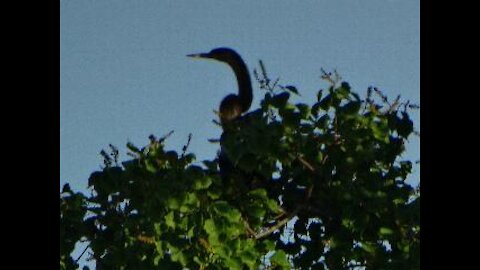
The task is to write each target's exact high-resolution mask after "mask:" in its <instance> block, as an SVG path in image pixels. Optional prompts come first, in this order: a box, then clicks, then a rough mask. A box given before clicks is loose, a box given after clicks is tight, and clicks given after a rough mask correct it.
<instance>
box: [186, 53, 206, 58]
mask: <svg viewBox="0 0 480 270" xmlns="http://www.w3.org/2000/svg"><path fill="white" fill-rule="evenodd" d="M187 56H188V57H193V58H211V57H210V55H209V54H208V53H194V54H187Z"/></svg>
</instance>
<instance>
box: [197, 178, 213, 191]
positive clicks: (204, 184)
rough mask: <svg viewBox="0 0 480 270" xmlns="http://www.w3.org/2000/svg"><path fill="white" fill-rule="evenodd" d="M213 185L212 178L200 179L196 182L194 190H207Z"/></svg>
mask: <svg viewBox="0 0 480 270" xmlns="http://www.w3.org/2000/svg"><path fill="white" fill-rule="evenodd" d="M211 184H212V179H211V178H210V177H208V176H207V177H199V178H196V179H195V180H194V183H193V189H195V190H201V189H207V188H208V187H209V186H210V185H211Z"/></svg>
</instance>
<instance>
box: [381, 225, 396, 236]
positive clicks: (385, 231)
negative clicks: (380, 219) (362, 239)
mask: <svg viewBox="0 0 480 270" xmlns="http://www.w3.org/2000/svg"><path fill="white" fill-rule="evenodd" d="M379 233H380V234H381V235H390V234H393V230H392V229H390V228H387V227H381V228H380V231H379Z"/></svg>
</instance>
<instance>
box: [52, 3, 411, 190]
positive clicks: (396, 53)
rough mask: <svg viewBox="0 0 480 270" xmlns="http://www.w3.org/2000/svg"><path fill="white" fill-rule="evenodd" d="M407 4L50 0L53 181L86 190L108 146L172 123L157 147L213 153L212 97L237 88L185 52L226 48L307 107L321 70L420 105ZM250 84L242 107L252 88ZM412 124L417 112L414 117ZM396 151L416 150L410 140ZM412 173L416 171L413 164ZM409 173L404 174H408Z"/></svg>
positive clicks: (360, 88) (225, 72) (224, 70)
mask: <svg viewBox="0 0 480 270" xmlns="http://www.w3.org/2000/svg"><path fill="white" fill-rule="evenodd" d="M419 9H420V8H419V2H418V1H415V0H402V1H400V0H368V1H360V0H328V1H327V0H315V1H313V0H304V1H286V0H284V1H281V0H275V1H273V0H263V1H260V0H257V1H229V0H223V1H213V0H210V1H185V0H175V1H173V0H172V1H167V0H164V1H154V0H138V1H129V0H102V1H98V0H95V1H94V0H84V1H72V0H61V1H60V160H61V162H60V186H62V185H63V184H64V183H66V182H69V183H70V184H71V186H72V187H73V188H74V189H75V190H80V191H86V186H87V179H88V176H89V175H90V173H92V172H93V171H95V170H98V169H100V167H101V165H102V159H101V156H100V155H99V152H100V150H101V149H107V148H108V144H110V143H111V144H113V145H115V146H117V147H118V148H119V149H120V152H121V159H128V156H126V154H125V153H126V151H125V144H126V143H127V141H131V142H133V143H134V144H135V145H137V146H144V145H146V144H147V143H148V138H147V137H148V136H149V135H150V134H154V135H156V136H158V137H160V136H162V135H164V134H166V133H168V132H169V131H170V130H174V134H173V135H172V136H171V137H170V138H169V139H168V141H167V148H169V149H173V150H177V151H181V147H182V146H183V145H184V144H185V142H186V141H187V137H188V134H189V133H190V132H191V133H193V138H192V142H191V145H190V149H189V150H190V151H191V152H194V153H196V154H197V158H198V160H200V161H201V160H203V159H213V158H214V156H215V153H216V151H217V148H218V145H216V144H211V143H209V142H208V141H207V140H208V139H211V138H218V137H219V135H220V132H221V130H220V129H219V128H218V127H217V126H216V125H214V124H213V123H212V121H211V120H212V119H215V118H216V117H215V115H214V114H213V110H214V109H217V107H218V105H219V103H220V101H221V99H222V98H223V97H224V96H225V95H227V94H228V93H232V92H235V91H236V83H235V78H234V76H233V73H232V72H231V71H230V69H228V67H227V66H225V65H222V64H219V63H214V62H210V61H196V60H192V59H190V58H187V57H185V55H186V54H189V53H196V52H206V51H209V50H210V49H212V48H215V47H220V46H228V47H232V48H234V49H236V50H237V51H238V52H239V53H240V54H241V55H242V57H243V58H244V60H245V62H246V63H247V65H248V66H249V68H250V71H251V70H253V68H258V60H259V59H262V60H263V62H264V63H265V65H266V68H267V71H268V73H269V74H270V76H271V77H273V78H276V77H280V83H281V84H284V85H285V84H292V85H295V86H297V88H298V89H299V91H300V92H301V94H302V97H301V98H297V99H295V100H294V101H298V102H300V101H302V102H306V103H309V104H313V101H314V98H315V95H316V93H317V91H318V90H319V89H320V88H325V87H326V86H327V84H326V82H324V81H322V80H320V74H321V72H320V69H321V68H324V69H326V70H333V69H336V70H337V71H338V72H339V73H340V74H341V75H342V77H343V79H344V80H346V81H348V82H349V83H350V84H351V85H352V87H353V90H354V91H357V92H359V93H360V94H362V95H363V94H364V93H366V89H367V87H368V86H376V87H378V88H379V89H381V90H382V91H384V92H385V93H386V94H388V96H389V97H391V98H392V99H393V98H395V97H396V96H397V95H398V94H400V95H401V96H402V98H404V99H410V100H411V101H412V102H414V103H420V57H419V56H420V30H419V29H420V21H419ZM253 86H254V95H255V98H254V102H253V104H252V109H255V108H257V107H258V106H259V100H260V97H261V96H263V93H262V92H261V91H260V89H259V88H258V85H256V84H255V82H254V84H253ZM412 116H413V119H414V122H415V123H416V127H417V129H420V117H419V112H418V111H417V112H415V113H414V114H413V115H412ZM407 149H408V151H407V154H406V155H405V157H406V158H410V159H412V160H417V159H418V158H419V157H420V151H419V139H418V138H413V137H412V139H411V141H410V143H409V145H408V148H407ZM414 168H415V173H414V175H413V178H416V179H418V178H419V172H420V168H419V166H415V167H414ZM413 181H415V180H413Z"/></svg>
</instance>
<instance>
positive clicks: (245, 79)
mask: <svg viewBox="0 0 480 270" xmlns="http://www.w3.org/2000/svg"><path fill="white" fill-rule="evenodd" d="M187 56H188V57H193V58H200V59H212V60H216V61H219V62H223V63H226V64H227V65H228V66H230V68H231V69H232V70H233V72H234V74H235V77H236V78H237V84H238V94H229V95H227V96H226V97H224V98H223V100H222V102H221V103H220V108H219V113H218V114H219V117H220V124H221V126H222V128H223V133H222V136H221V138H220V147H221V149H220V153H219V156H218V163H219V167H220V177H221V179H223V180H225V179H227V178H229V177H230V176H231V175H232V173H233V172H235V171H238V170H236V168H235V166H234V164H233V163H232V162H231V160H230V159H229V158H228V155H227V153H226V151H225V148H224V146H223V142H224V140H225V139H224V138H225V137H226V136H227V135H226V134H227V133H228V132H227V126H228V125H229V124H230V123H232V122H234V121H235V120H238V119H239V118H241V116H242V114H244V113H246V112H247V111H248V110H249V109H250V106H251V105H252V100H253V93H252V83H251V80H250V74H249V71H248V68H247V65H246V64H245V62H244V61H243V59H242V57H241V56H240V55H239V54H238V53H237V52H236V51H235V50H233V49H231V48H227V47H219V48H215V49H212V50H211V51H210V52H208V53H195V54H189V55H187Z"/></svg>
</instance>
